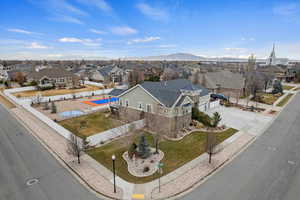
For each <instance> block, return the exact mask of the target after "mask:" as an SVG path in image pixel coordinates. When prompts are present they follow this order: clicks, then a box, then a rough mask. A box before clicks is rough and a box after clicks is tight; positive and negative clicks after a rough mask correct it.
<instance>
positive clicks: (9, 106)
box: [0, 94, 16, 109]
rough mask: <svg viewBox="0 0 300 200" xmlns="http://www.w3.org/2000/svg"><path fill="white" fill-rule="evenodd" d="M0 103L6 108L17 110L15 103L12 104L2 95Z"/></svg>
mask: <svg viewBox="0 0 300 200" xmlns="http://www.w3.org/2000/svg"><path fill="white" fill-rule="evenodd" d="M0 103H1V104H3V105H4V106H5V107H7V108H9V109H10V108H15V107H16V106H15V105H14V104H13V103H11V102H10V101H9V100H8V99H6V98H5V97H4V96H2V95H1V94H0Z"/></svg>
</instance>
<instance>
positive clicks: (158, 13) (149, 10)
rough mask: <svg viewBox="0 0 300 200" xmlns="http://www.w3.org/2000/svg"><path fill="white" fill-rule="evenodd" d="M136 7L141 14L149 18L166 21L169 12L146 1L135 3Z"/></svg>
mask: <svg viewBox="0 0 300 200" xmlns="http://www.w3.org/2000/svg"><path fill="white" fill-rule="evenodd" d="M136 7H137V8H138V9H139V11H140V12H141V13H142V14H144V15H145V16H147V17H149V18H151V19H154V20H162V21H166V20H168V19H169V14H168V13H167V12H166V11H165V10H163V9H161V8H155V7H152V6H150V5H149V4H146V3H139V4H137V5H136Z"/></svg>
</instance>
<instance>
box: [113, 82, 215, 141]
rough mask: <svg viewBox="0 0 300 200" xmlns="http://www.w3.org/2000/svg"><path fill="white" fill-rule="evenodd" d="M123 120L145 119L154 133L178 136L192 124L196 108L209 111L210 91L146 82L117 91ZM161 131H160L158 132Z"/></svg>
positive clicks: (174, 83)
mask: <svg viewBox="0 0 300 200" xmlns="http://www.w3.org/2000/svg"><path fill="white" fill-rule="evenodd" d="M110 95H111V96H115V97H118V98H119V101H118V109H119V111H118V113H119V117H120V118H121V119H123V120H124V119H125V120H126V119H132V120H138V119H141V118H145V120H146V125H147V127H149V129H150V130H153V131H156V132H164V133H166V134H171V136H173V135H172V134H176V133H177V132H178V131H180V130H183V129H185V128H188V127H189V125H190V123H191V112H192V107H193V106H195V107H198V108H200V107H207V108H208V107H209V100H210V93H209V90H207V89H206V88H203V87H201V86H196V85H193V84H192V83H191V82H190V81H189V80H186V79H176V80H170V81H161V82H150V81H146V82H144V83H142V84H138V85H136V86H134V87H132V88H130V89H128V90H125V91H121V90H113V91H112V92H111V93H110ZM158 129H159V130H158Z"/></svg>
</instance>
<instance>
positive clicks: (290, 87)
mask: <svg viewBox="0 0 300 200" xmlns="http://www.w3.org/2000/svg"><path fill="white" fill-rule="evenodd" d="M294 87H295V86H289V85H283V86H282V89H283V90H291V89H293V88H294Z"/></svg>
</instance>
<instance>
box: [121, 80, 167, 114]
mask: <svg viewBox="0 0 300 200" xmlns="http://www.w3.org/2000/svg"><path fill="white" fill-rule="evenodd" d="M119 99H120V101H122V105H126V104H125V102H128V107H130V108H133V109H138V110H140V109H141V108H140V104H142V109H143V110H146V106H147V105H151V107H152V108H153V109H152V111H155V110H156V109H157V107H158V105H162V104H161V103H160V102H159V101H158V100H156V99H155V98H153V97H152V95H150V94H149V93H148V92H147V91H145V89H143V88H142V87H141V86H138V85H137V86H135V87H134V88H133V89H132V90H130V91H126V92H124V93H123V94H121V95H119Z"/></svg>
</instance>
